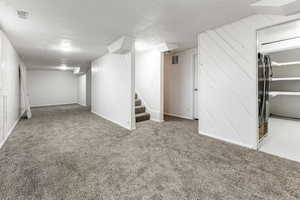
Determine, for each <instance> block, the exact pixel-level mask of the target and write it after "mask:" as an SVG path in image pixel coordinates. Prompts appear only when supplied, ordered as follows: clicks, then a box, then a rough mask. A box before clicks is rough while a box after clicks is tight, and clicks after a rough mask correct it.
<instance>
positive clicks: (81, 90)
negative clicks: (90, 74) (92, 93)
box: [77, 74, 87, 106]
mask: <svg viewBox="0 0 300 200" xmlns="http://www.w3.org/2000/svg"><path fill="white" fill-rule="evenodd" d="M86 80H87V79H86V74H84V75H81V76H79V77H78V82H77V84H78V86H77V89H78V92H77V95H78V97H77V102H78V104H80V105H82V106H87V104H86V93H87V87H86Z"/></svg>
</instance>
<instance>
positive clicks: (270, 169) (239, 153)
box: [0, 105, 300, 200]
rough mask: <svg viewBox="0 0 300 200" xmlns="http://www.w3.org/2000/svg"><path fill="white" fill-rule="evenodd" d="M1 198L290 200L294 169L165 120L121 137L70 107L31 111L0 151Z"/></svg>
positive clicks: (298, 177) (297, 186)
mask: <svg viewBox="0 0 300 200" xmlns="http://www.w3.org/2000/svg"><path fill="white" fill-rule="evenodd" d="M0 199H1V200H8V199H11V200H35V199H43V200H56V199H68V200H77V199H100V200H161V199H163V200H234V199H239V200H241V199H242V200H248V199H249V200H256V199H257V200H261V199H268V200H281V199H282V200H296V199H300V164H299V163H296V162H292V161H288V160H285V159H281V158H278V157H275V156H271V155H267V154H265V153H260V152H256V151H253V150H249V149H246V148H242V147H239V146H235V145H232V144H227V143H224V142H220V141H217V140H213V139H210V138H208V137H205V136H200V135H199V134H197V122H194V121H188V120H182V119H176V118H167V120H166V122H164V123H156V122H152V121H147V122H142V123H140V124H138V128H137V130H135V131H132V132H131V131H128V130H125V129H123V128H121V127H118V126H117V125H114V124H113V123H111V122H109V121H106V120H104V119H102V118H100V117H98V116H96V115H94V114H92V113H90V112H89V111H88V110H86V109H83V108H82V107H80V106H77V105H69V106H57V107H44V108H38V109H34V110H33V118H32V119H31V120H22V121H21V122H20V123H19V124H18V125H17V127H16V129H15V131H14V132H13V134H12V135H11V137H10V138H9V139H8V141H7V143H6V144H5V145H4V147H3V148H2V149H1V150H0Z"/></svg>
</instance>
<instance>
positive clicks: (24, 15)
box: [17, 10, 29, 19]
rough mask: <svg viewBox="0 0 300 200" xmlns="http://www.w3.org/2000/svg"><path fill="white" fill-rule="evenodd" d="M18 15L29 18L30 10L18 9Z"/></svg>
mask: <svg viewBox="0 0 300 200" xmlns="http://www.w3.org/2000/svg"><path fill="white" fill-rule="evenodd" d="M17 14H18V17H19V18H21V19H27V18H28V17H29V12H27V11H24V10H18V11H17Z"/></svg>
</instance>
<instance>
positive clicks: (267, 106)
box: [257, 21, 300, 161]
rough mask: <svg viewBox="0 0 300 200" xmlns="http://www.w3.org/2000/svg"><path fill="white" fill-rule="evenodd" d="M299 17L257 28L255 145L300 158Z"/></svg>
mask: <svg viewBox="0 0 300 200" xmlns="http://www.w3.org/2000/svg"><path fill="white" fill-rule="evenodd" d="M298 23H299V21H291V22H288V23H284V24H280V25H275V26H272V27H268V28H264V29H260V30H258V32H257V39H258V47H257V52H258V55H257V56H258V57H257V61H258V62H257V63H258V65H257V66H258V122H259V124H258V137H257V138H258V140H257V142H258V149H259V150H260V151H263V152H266V153H270V154H274V155H277V156H280V157H284V158H287V159H290V160H295V161H300V146H299V142H300V134H299V130H300V56H299V55H300V37H298V36H297V35H298V33H297V32H298V28H297V27H298Z"/></svg>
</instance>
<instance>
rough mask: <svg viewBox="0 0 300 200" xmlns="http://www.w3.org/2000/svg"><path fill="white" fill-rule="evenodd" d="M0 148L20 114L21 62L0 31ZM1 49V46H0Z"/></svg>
mask: <svg viewBox="0 0 300 200" xmlns="http://www.w3.org/2000/svg"><path fill="white" fill-rule="evenodd" d="M0 40H1V42H0V46H1V45H2V51H0V64H1V67H0V76H1V78H0V98H1V100H0V108H1V109H0V111H1V114H0V117H1V120H0V122H1V124H0V127H1V128H0V148H1V146H2V145H3V143H4V142H5V140H6V139H7V137H8V136H9V134H10V133H11V132H12V129H13V128H14V126H15V125H16V123H17V122H18V119H19V117H20V115H21V114H22V111H23V110H22V108H21V100H20V99H21V97H20V95H21V93H20V82H19V64H22V65H24V64H23V63H22V61H21V59H20V58H19V56H18V54H17V52H16V50H15V49H14V47H13V46H12V44H11V43H10V41H9V40H8V39H7V37H6V36H5V34H4V33H3V32H2V31H0ZM0 49H1V47H0Z"/></svg>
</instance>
